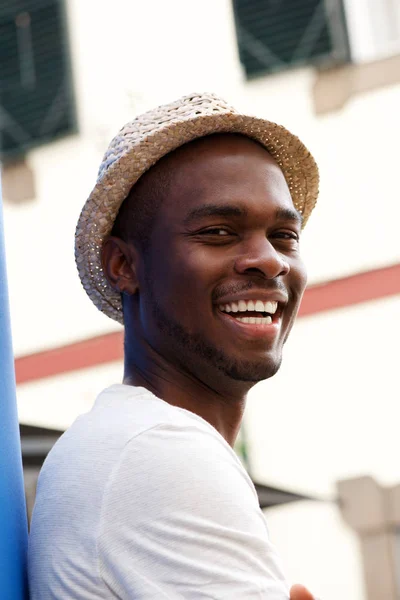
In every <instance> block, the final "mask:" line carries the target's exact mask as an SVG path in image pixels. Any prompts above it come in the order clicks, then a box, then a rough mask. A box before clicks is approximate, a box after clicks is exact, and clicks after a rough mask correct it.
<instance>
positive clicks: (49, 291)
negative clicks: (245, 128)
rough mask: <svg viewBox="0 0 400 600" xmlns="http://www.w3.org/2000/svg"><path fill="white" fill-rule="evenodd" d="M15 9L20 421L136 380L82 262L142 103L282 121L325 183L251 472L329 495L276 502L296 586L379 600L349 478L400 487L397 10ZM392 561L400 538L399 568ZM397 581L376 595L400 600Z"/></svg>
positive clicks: (254, 424) (9, 15)
mask: <svg viewBox="0 0 400 600" xmlns="http://www.w3.org/2000/svg"><path fill="white" fill-rule="evenodd" d="M3 4H4V7H3V6H2V8H1V9H0V28H3V29H2V31H3V35H2V36H1V40H2V41H1V42H0V53H1V54H2V56H6V57H7V59H8V60H7V61H5V62H4V64H7V65H9V69H8V70H7V69H3V71H1V70H0V81H2V83H3V85H2V88H1V89H2V90H6V91H7V93H5V92H4V91H3V92H2V93H1V94H0V110H1V113H0V114H1V148H2V152H3V173H2V180H3V196H4V211H5V227H6V231H5V235H6V248H7V259H8V277H9V288H10V303H11V312H12V314H11V317H12V327H13V339H14V350H15V354H16V372H17V384H18V387H17V395H18V407H19V415H20V421H21V423H23V424H24V425H28V426H36V427H42V428H47V429H56V430H60V431H61V430H64V429H65V428H66V427H68V426H69V425H70V424H71V422H72V421H73V420H74V419H75V418H76V416H77V415H78V414H80V413H82V412H84V411H86V410H88V409H90V407H91V405H92V404H93V401H94V399H95V397H96V395H97V394H98V393H99V391H101V389H103V388H104V387H106V386H107V385H109V384H111V383H115V382H118V381H120V380H121V377H122V362H121V358H122V330H121V328H120V327H119V326H118V325H117V324H116V323H114V322H112V321H110V320H109V319H107V318H106V317H105V316H104V315H102V314H101V313H99V312H97V311H96V310H95V309H94V307H93V306H92V304H91V302H90V301H89V300H88V299H87V298H86V295H85V293H84V292H83V290H82V288H81V285H80V282H79V279H78V277H77V273H76V268H75V264H74V256H73V238H74V229H75V224H76V221H77V218H78V216H79V212H80V210H81V207H82V205H83V203H84V201H85V199H86V197H87V196H88V194H89V193H90V191H91V188H92V186H93V185H94V182H95V179H96V173H97V168H98V165H99V164H100V161H101V157H102V153H103V152H104V150H105V148H106V146H107V144H108V142H109V140H110V139H111V137H112V136H113V135H114V134H115V133H116V132H117V131H118V129H119V128H120V127H121V126H122V125H123V124H124V123H125V122H126V121H128V120H130V119H131V118H132V117H133V116H134V115H135V114H137V113H138V112H142V111H144V110H146V109H147V108H150V107H152V106H153V105H156V104H161V103H163V102H166V101H170V100H172V99H174V98H176V97H179V96H180V95H183V94H186V93H190V92H192V91H202V90H211V91H215V92H216V93H219V94H220V95H221V96H223V97H226V98H227V99H228V100H229V101H230V102H231V103H232V104H233V105H235V106H237V107H238V108H239V109H241V110H243V111H245V112H250V113H254V114H257V115H258V116H263V117H265V118H268V119H270V120H272V121H276V122H278V123H282V124H283V125H285V126H286V127H288V128H289V129H290V130H291V131H293V132H294V133H296V134H297V135H298V136H299V137H300V138H301V139H302V140H303V141H304V143H305V144H306V145H307V146H308V147H309V148H310V150H311V151H312V153H313V154H314V156H315V158H316V160H317V162H318V164H319V166H320V171H321V192H320V199H319V202H318V204H317V207H316V209H315V211H314V213H313V215H312V217H311V219H310V222H309V224H308V225H307V227H306V228H305V231H304V235H303V239H302V246H303V255H304V258H305V261H306V263H307V265H308V271H309V288H308V290H307V292H306V295H305V298H304V302H303V305H302V309H301V315H300V318H299V320H298V323H297V325H296V326H295V328H294V330H293V333H292V336H291V339H290V340H289V342H288V344H287V346H286V349H285V355H284V361H283V365H282V368H281V370H280V372H279V373H278V375H276V376H275V377H274V378H273V379H271V380H270V381H266V382H263V383H261V384H259V385H258V386H256V387H255V388H254V390H253V391H252V392H251V394H250V397H249V402H248V408H247V412H246V416H245V434H246V444H247V452H248V456H249V465H250V470H251V474H252V475H253V477H254V479H256V480H257V481H259V482H261V483H264V484H266V485H268V486H272V487H276V488H282V489H286V490H291V491H292V492H293V493H298V494H300V495H305V496H308V497H311V498H316V499H317V501H316V500H310V501H302V502H297V503H290V504H287V505H285V506H277V507H275V508H271V509H269V510H268V513H267V519H268V524H269V528H270V533H271V537H272V538H273V540H274V541H275V543H276V545H277V546H278V548H279V551H280V553H281V554H282V557H283V561H284V564H285V566H286V571H287V574H288V578H289V579H290V580H291V581H293V582H295V581H300V582H303V583H305V584H306V585H307V586H309V587H310V588H311V589H312V590H313V591H314V593H316V594H317V595H319V596H321V597H323V598H324V600H337V598H341V600H347V599H349V600H350V599H351V600H367V599H368V600H375V597H379V596H374V595H373V594H374V593H376V591H374V589H373V583H371V581H370V580H369V579H368V578H367V577H366V576H365V569H364V566H365V565H367V564H369V563H367V562H365V561H366V560H367V559H366V553H365V544H364V543H363V539H362V536H361V537H360V528H359V527H358V526H355V525H354V519H353V520H352V518H351V517H350V518H348V514H347V513H346V511H345V510H344V507H343V504H341V503H340V502H339V501H340V499H341V498H342V499H343V497H344V496H345V497H346V498H347V501H348V502H350V503H351V502H355V503H356V506H362V502H361V500H360V498H358V496H357V494H356V492H354V493H353V494H352V493H350V495H349V493H348V487H347V488H346V485H347V484H346V483H343V482H345V481H348V480H356V479H357V480H358V478H360V477H364V476H368V477H371V478H373V479H374V480H376V481H377V482H378V483H379V485H380V486H383V488H384V489H385V490H389V489H395V486H396V484H397V482H398V481H399V480H400V466H399V461H398V458H397V455H398V442H397V438H398V436H397V419H396V418H395V417H396V415H397V410H396V409H397V403H396V400H399V396H400V393H399V382H398V356H399V352H398V348H397V346H398V343H397V341H398V339H399V337H400V314H399V312H400V243H399V235H398V228H399V225H398V224H399V222H400V202H399V193H398V143H397V140H398V138H399V136H400V119H399V117H398V107H399V105H400V8H399V6H398V2H397V1H396V0H384V1H383V2H380V3H377V2H374V1H373V0H370V1H366V0H365V1H361V0H345V1H340V2H339V0H325V2H323V1H322V0H302V1H301V2H299V1H297V2H293V1H292V2H291V1H287V2H267V1H266V0H265V1H262V0H258V1H256V0H251V1H250V0H247V1H244V0H242V1H238V0H235V1H232V0H218V2H216V1H215V0H204V2H202V3H201V6H199V5H197V4H196V5H195V4H193V3H188V2H184V1H183V0H170V1H169V2H167V3H166V2H161V1H158V0H148V1H147V2H146V3H132V2H129V1H128V0H115V1H114V2H113V3H112V6H111V5H110V3H109V2H106V0H96V2H95V1H94V0H87V2H84V3H83V2H79V1H78V0H65V1H64V2H63V1H61V0H26V1H25V0H24V1H22V0H21V2H19V3H18V2H11V1H6V2H5V3H3ZM300 6H301V10H300V9H299V7H300ZM279 7H281V8H279ZM282 7H283V8H284V10H283V8H282ZM271 11H272V12H271ZM4 32H6V33H7V35H5V33H4ZM49 49H50V50H51V52H50V50H49ZM46 52H47V54H46ZM49 57H50V58H51V60H50V58H49ZM2 62H3V61H2ZM16 98H19V100H18V102H17V101H16V100H15V99H16ZM28 108H29V110H28ZM35 111H36V112H35ZM369 481H370V480H369ZM338 482H342V483H340V484H338ZM357 489H358V488H357ZM363 489H364V488H363ZM365 489H369V488H365ZM379 489H381V488H380V487H379ZM356 496H357V498H358V499H357V500H354V499H355V498H356ZM385 497H386V496H385ZM392 497H393V498H395V494H392V496H391V498H392ZM396 497H397V496H396ZM393 502H394V503H396V500H393ZM346 506H347V507H348V506H349V505H348V504H347V505H346ZM360 510H361V508H360ZM368 514H369V513H368ZM368 518H369V517H366V522H367V525H366V526H365V527H366V528H367V529H368V523H369V521H368ZM371 518H372V517H371ZM383 521H384V519H383ZM383 521H382V519H381V521H380V523H381V525H379V527H381V528H382V527H386V525H385V526H383V525H382V522H383ZM390 522H391V523H392V525H391V526H392V527H393V528H394V529H395V527H394V525H393V524H394V523H395V519H394V518H393V519H392V520H391V521H390ZM357 527H358V529H357ZM365 527H364V529H363V531H365V530H366V529H365ZM371 527H372V526H371ZM374 527H375V529H373V527H372V529H373V531H376V527H378V525H375V526H374ZM379 527H378V529H379ZM368 531H369V530H368ZM371 531H372V530H371ZM396 556H397V555H396V547H395V544H394V545H393V548H392V549H391V550H390V552H388V559H387V561H386V563H385V564H386V565H387V564H388V563H389V562H390V561H392V562H393V565H394V564H395V563H396V560H397V558H396ZM363 561H364V562H363ZM393 565H392V566H393ZM382 568H383V567H382ZM391 568H392V567H391ZM393 569H394V572H395V571H396V569H395V568H394V567H393ZM393 569H392V570H393ZM390 572H392V571H390ZM380 577H383V575H382V570H381V571H379V570H378V572H377V575H376V577H375V578H374V581H376V580H377V579H379V578H380ZM385 577H386V575H385ZM387 577H389V576H387ZM387 577H386V579H387ZM386 579H385V581H386ZM388 585H389V584H388ZM390 585H392V584H390ZM393 585H394V584H393ZM396 585H397V584H396ZM385 589H386V588H385ZM387 589H388V590H389V591H388V592H387V593H386V592H385V594H386V595H381V596H380V598H383V597H384V598H385V600H386V598H387V600H394V599H395V598H396V597H398V596H396V595H393V596H389V595H388V594H389V593H393V594H399V591H398V590H397V591H393V589H394V588H393V586H392V588H389V587H388V588H387ZM399 589H400V588H399ZM390 590H391V591H390Z"/></svg>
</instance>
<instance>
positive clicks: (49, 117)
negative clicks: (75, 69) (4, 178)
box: [0, 0, 75, 159]
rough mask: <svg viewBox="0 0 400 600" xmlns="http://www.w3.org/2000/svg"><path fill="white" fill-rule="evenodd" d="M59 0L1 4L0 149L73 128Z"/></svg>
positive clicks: (12, 150) (4, 153)
mask: <svg viewBox="0 0 400 600" xmlns="http://www.w3.org/2000/svg"><path fill="white" fill-rule="evenodd" d="M64 26H65V15H64V5H63V1H62V0H2V2H1V3H0V154H1V157H2V158H3V159H7V158H10V157H13V156H16V155H19V154H22V153H24V152H26V150H29V149H30V148H32V147H34V146H37V145H39V144H43V143H45V142H49V141H51V140H54V139H55V138H58V137H60V136H63V135H66V134H69V133H71V132H73V131H74V130H75V111H74V102H73V95H72V88H71V81H70V73H69V62H68V48H67V37H66V33H65V27H64Z"/></svg>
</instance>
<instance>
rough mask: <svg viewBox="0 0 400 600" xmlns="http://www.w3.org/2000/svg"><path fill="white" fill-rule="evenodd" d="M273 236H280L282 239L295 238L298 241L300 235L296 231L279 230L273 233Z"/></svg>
mask: <svg viewBox="0 0 400 600" xmlns="http://www.w3.org/2000/svg"><path fill="white" fill-rule="evenodd" d="M273 237H275V238H278V239H280V240H294V241H295V242H298V241H299V239H300V236H299V234H298V233H296V232H295V231H277V232H275V233H274V234H273Z"/></svg>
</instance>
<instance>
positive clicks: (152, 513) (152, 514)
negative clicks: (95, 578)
mask: <svg viewBox="0 0 400 600" xmlns="http://www.w3.org/2000/svg"><path fill="white" fill-rule="evenodd" d="M98 559H99V568H100V573H101V576H102V578H103V582H104V584H105V585H106V586H107V587H108V588H109V589H110V591H112V592H113V594H115V595H116V596H117V597H118V598H121V600H128V599H129V600H130V599H133V598H140V599H141V600H148V599H150V598H151V599H157V600H162V599H163V598H168V599H170V600H171V599H178V598H185V599H190V600H200V599H202V600H204V599H213V600H219V599H229V600H235V599H239V598H240V600H244V599H246V600H247V599H248V600H252V599H254V600H258V599H263V600H264V599H265V600H286V599H287V598H288V597H289V595H288V588H287V584H286V582H285V580H284V577H283V574H282V572H281V569H280V565H279V562H278V559H277V556H276V554H275V552H274V549H273V547H272V545H271V544H270V541H269V539H268V533H267V529H266V524H265V521H264V517H263V515H262V512H261V511H260V509H259V507H258V502H257V497H256V495H255V492H254V487H253V486H252V485H251V482H250V481H249V480H248V478H247V474H246V473H245V472H244V470H243V468H242V467H241V465H240V463H239V462H238V461H237V460H236V458H235V456H233V455H232V453H231V451H230V449H229V448H228V447H227V446H226V444H225V443H224V441H223V440H222V439H221V440H219V439H218V438H217V436H215V435H214V434H213V433H211V432H210V433H208V432H207V431H204V430H202V429H201V428H197V427H185V428H182V427H174V426H171V425H163V426H157V427H155V428H153V429H150V430H148V431H146V432H144V433H142V434H140V435H139V436H137V437H135V438H134V439H132V440H131V441H130V442H129V443H128V444H127V445H126V446H125V448H124V451H123V453H122V455H121V457H120V460H119V462H118V465H116V467H115V468H114V471H113V473H112V476H111V477H110V480H109V481H108V484H107V488H106V491H105V494H104V500H103V508H102V515H101V524H100V530H99V535H98Z"/></svg>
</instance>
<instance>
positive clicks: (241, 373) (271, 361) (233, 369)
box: [219, 356, 282, 383]
mask: <svg viewBox="0 0 400 600" xmlns="http://www.w3.org/2000/svg"><path fill="white" fill-rule="evenodd" d="M281 362H282V357H281V356H280V357H279V358H267V359H264V360H263V361H259V362H257V361H240V362H239V361H232V362H231V363H230V364H229V365H228V364H225V365H224V366H223V365H220V366H219V367H220V370H222V371H224V373H225V375H227V376H228V377H230V378H231V379H234V380H235V381H249V382H253V383H258V382H259V381H264V379H269V378H270V377H273V376H274V375H275V374H276V373H277V372H278V370H279V367H280V366H281Z"/></svg>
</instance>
